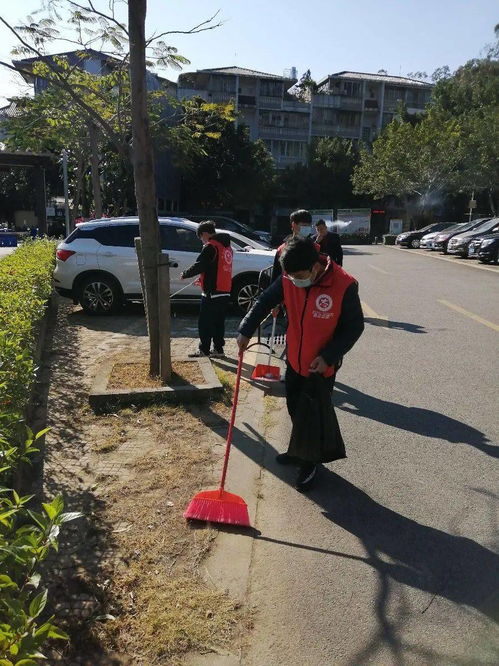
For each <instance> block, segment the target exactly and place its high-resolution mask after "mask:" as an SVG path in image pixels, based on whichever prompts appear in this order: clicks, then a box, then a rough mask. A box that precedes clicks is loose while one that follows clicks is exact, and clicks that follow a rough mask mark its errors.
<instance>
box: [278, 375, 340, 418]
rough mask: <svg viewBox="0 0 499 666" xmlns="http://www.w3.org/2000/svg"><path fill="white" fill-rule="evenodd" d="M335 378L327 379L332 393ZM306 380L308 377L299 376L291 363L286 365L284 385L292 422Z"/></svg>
mask: <svg viewBox="0 0 499 666" xmlns="http://www.w3.org/2000/svg"><path fill="white" fill-rule="evenodd" d="M335 378H336V375H335V374H334V375H333V376H332V377H328V378H327V382H328V387H329V390H330V391H331V393H332V392H333V388H334V380H335ZM306 379H307V378H306V377H303V376H302V375H299V374H298V373H297V372H295V371H294V370H293V368H292V367H291V366H290V365H289V363H288V364H287V365H286V375H285V377H284V384H285V387H286V405H287V408H288V413H289V415H290V416H291V420H293V417H294V414H295V412H296V407H297V405H298V399H299V397H300V393H301V391H302V389H303V385H304V384H305V381H306Z"/></svg>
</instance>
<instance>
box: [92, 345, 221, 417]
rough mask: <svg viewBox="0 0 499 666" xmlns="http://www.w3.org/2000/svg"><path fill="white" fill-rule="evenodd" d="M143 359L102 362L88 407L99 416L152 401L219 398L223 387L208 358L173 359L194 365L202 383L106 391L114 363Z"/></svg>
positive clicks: (133, 360) (190, 400)
mask: <svg viewBox="0 0 499 666" xmlns="http://www.w3.org/2000/svg"><path fill="white" fill-rule="evenodd" d="M143 360H144V359H143V358H140V359H139V358H130V359H128V360H127V361H122V360H121V359H120V360H119V361H117V360H116V359H114V358H109V359H108V360H106V361H104V362H103V364H102V366H101V368H100V370H99V372H98V373H97V375H96V377H95V379H94V383H93V386H92V390H91V391H90V393H89V396H88V401H89V403H90V407H91V408H92V409H93V410H94V411H95V412H99V413H106V412H109V411H113V410H114V409H116V408H117V407H128V406H130V405H147V404H151V403H154V402H198V401H200V400H206V399H211V398H215V397H217V396H219V395H220V394H221V393H222V391H223V387H222V384H221V383H220V381H219V379H218V377H217V376H216V374H215V371H214V370H213V367H212V365H211V363H210V360H209V359H208V358H197V359H192V358H189V359H188V358H176V359H173V360H174V361H189V362H190V363H192V362H193V361H195V362H197V363H198V365H199V368H200V370H201V373H202V375H203V378H204V380H205V383H203V384H188V385H187V386H161V387H158V388H137V389H108V388H107V385H108V383H109V378H110V376H111V372H112V370H113V366H114V364H115V363H117V362H118V363H137V362H138V361H143Z"/></svg>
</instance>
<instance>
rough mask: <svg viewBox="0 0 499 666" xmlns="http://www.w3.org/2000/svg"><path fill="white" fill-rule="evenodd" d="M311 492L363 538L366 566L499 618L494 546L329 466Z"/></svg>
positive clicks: (498, 566) (332, 516)
mask: <svg viewBox="0 0 499 666" xmlns="http://www.w3.org/2000/svg"><path fill="white" fill-rule="evenodd" d="M309 496H310V499H311V500H312V501H314V502H315V503H316V504H318V505H319V506H320V507H321V509H322V513H323V515H324V516H325V517H326V518H328V519H329V520H331V521H332V522H334V523H335V524H336V525H339V526H340V527H342V528H343V529H345V530H347V531H348V532H350V533H351V534H354V535H355V536H356V537H357V538H358V539H359V540H360V541H361V543H362V544H363V546H364V547H365V549H366V552H367V558H366V560H365V561H366V564H369V565H370V566H372V567H374V568H375V569H377V570H378V572H379V573H380V574H382V575H383V576H385V577H389V578H391V579H392V580H394V581H397V582H398V583H401V584H403V585H407V586H409V587H413V588H416V589H419V590H424V591H425V592H428V593H429V594H432V595H435V596H440V597H443V598H445V599H449V600H450V601H453V602H454V603H457V604H464V605H466V606H469V607H470V608H475V609H476V610H478V611H480V612H481V613H484V614H485V615H487V616H488V617H490V618H491V619H493V620H494V621H495V622H499V615H498V611H499V608H496V607H491V604H490V603H489V601H490V599H491V596H493V595H494V594H495V591H496V590H497V587H498V581H499V556H498V555H496V554H495V553H494V552H492V551H491V550H489V549H487V548H485V547H484V546H482V545H481V544H479V543H477V542H476V541H473V540H472V539H469V538H467V537H461V536H454V535H451V534H447V533H446V532H442V531H441V530H438V529H436V528H433V527H429V526H427V525H422V524H421V523H418V522H417V521H415V520H412V519H411V518H407V517H405V516H403V515H401V514H399V513H397V512H395V511H393V510H391V509H389V508H388V507H385V506H383V505H382V504H379V503H378V502H376V501H375V500H374V499H372V497H370V496H369V495H368V494H367V493H366V492H364V491H363V490H361V489H360V488H357V487H356V486H354V485H353V484H352V483H350V482H349V481H347V480H346V479H344V478H342V477H340V476H338V475H337V474H335V473H334V472H332V471H331V470H329V469H326V468H323V469H321V474H320V478H319V483H318V484H317V487H316V489H315V490H313V491H312V492H311V493H310V495H309ZM381 555H385V556H388V557H389V558H390V559H391V560H393V562H387V561H386V560H382V559H381V557H380V556H381ZM424 610H425V609H421V611H422V612H423V611H424Z"/></svg>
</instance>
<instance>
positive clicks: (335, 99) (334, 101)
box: [312, 95, 341, 109]
mask: <svg viewBox="0 0 499 666" xmlns="http://www.w3.org/2000/svg"><path fill="white" fill-rule="evenodd" d="M340 103H341V98H340V95H312V106H318V107H322V108H325V109H338V108H339V107H340Z"/></svg>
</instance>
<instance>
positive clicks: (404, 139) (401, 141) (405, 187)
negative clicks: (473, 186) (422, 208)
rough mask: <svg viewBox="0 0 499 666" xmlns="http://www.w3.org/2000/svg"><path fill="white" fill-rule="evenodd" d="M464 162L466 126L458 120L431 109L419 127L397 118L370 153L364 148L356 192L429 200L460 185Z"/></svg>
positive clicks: (355, 182)
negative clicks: (462, 163) (459, 172)
mask: <svg viewBox="0 0 499 666" xmlns="http://www.w3.org/2000/svg"><path fill="white" fill-rule="evenodd" d="M461 160H462V128H461V126H460V125H459V122H458V121H457V120H456V119H454V118H451V117H448V116H445V115H444V114H442V113H439V112H437V111H436V110H431V111H430V112H429V113H428V114H427V116H426V117H425V118H423V120H422V121H421V122H420V123H418V124H416V125H411V124H410V123H405V122H401V121H400V120H394V121H393V122H391V123H390V124H389V125H388V126H387V127H386V128H385V130H384V131H383V133H382V134H381V135H380V136H379V137H378V139H376V141H375V142H374V143H373V146H372V151H369V150H368V149H367V148H362V149H361V156H360V162H359V164H358V165H357V166H356V167H355V169H354V173H353V177H352V182H353V185H354V191H355V192H357V193H367V194H370V195H372V196H373V197H375V198H381V197H383V196H387V195H395V196H398V197H400V198H401V199H403V200H405V201H408V200H409V199H410V198H411V197H412V198H414V197H419V199H420V203H421V205H425V204H426V203H428V204H431V202H432V200H433V199H434V197H435V196H437V195H438V196H441V195H442V194H443V193H445V192H446V191H447V190H448V189H452V188H453V187H455V186H456V184H457V181H458V170H459V167H460V164H461Z"/></svg>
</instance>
